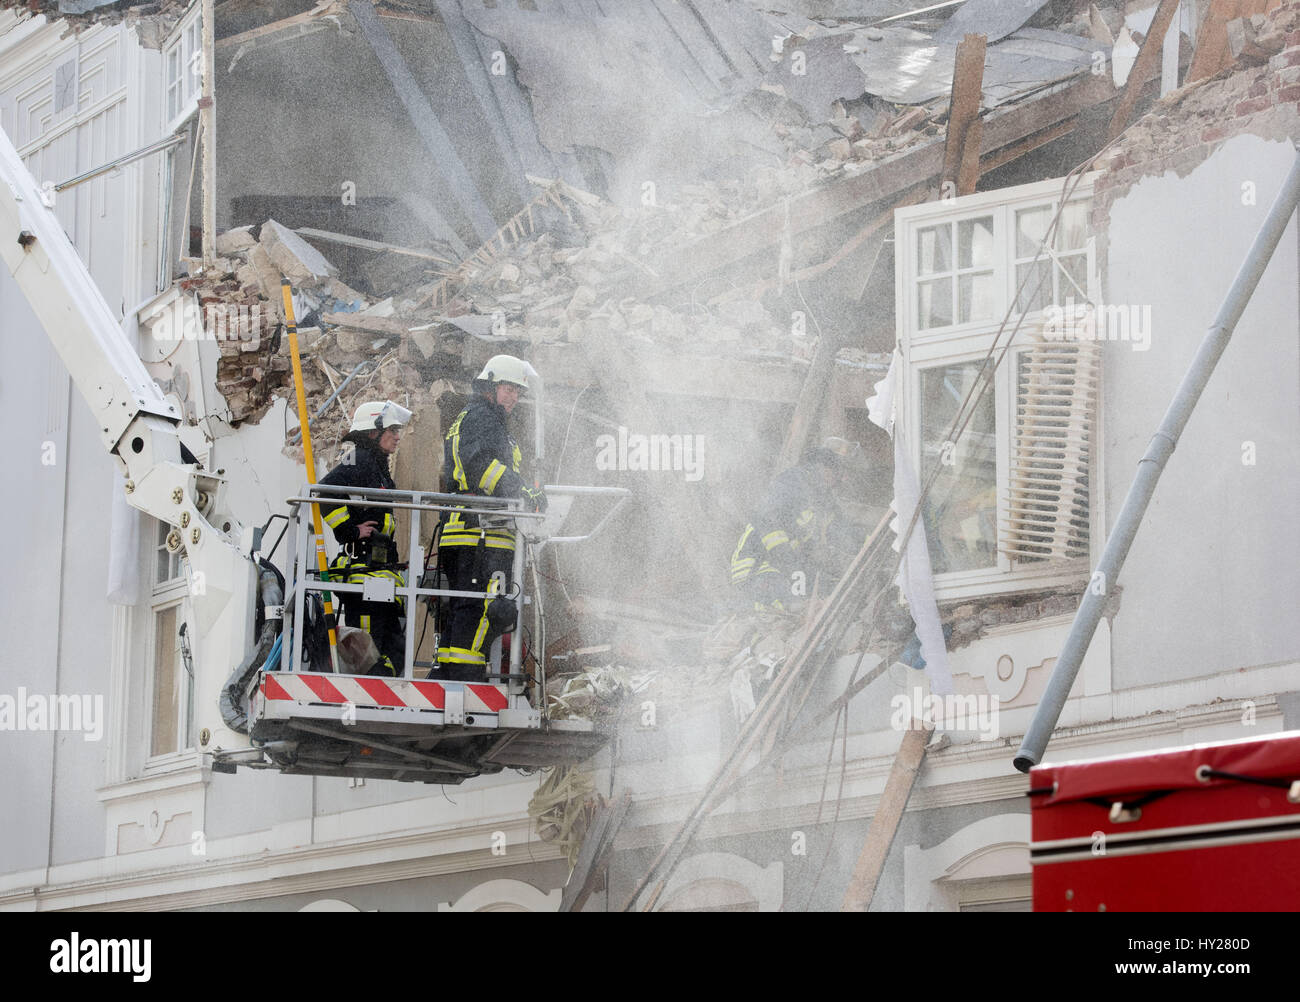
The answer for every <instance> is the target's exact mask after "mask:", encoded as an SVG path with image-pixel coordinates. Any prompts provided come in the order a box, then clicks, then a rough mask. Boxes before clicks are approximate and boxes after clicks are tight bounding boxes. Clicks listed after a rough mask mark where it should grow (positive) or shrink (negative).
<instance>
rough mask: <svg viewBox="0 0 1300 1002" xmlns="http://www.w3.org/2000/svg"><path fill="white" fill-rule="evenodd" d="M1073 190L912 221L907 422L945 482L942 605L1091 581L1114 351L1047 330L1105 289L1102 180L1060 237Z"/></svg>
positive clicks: (1077, 202)
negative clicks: (1100, 446)
mask: <svg viewBox="0 0 1300 1002" xmlns="http://www.w3.org/2000/svg"><path fill="white" fill-rule="evenodd" d="M1061 192H1062V182H1061V181H1048V182H1044V183H1042V184H1035V185H1027V186H1024V187H1020V188H1013V189H1008V190H1003V191H998V192H990V193H984V194H978V195H972V196H968V197H966V198H961V199H957V200H955V201H950V202H947V203H927V204H925V205H918V206H913V207H909V208H907V209H902V210H899V212H898V213H896V220H897V231H896V232H897V239H898V243H899V248H900V250H899V253H898V255H897V261H898V266H897V275H896V282H897V300H896V301H897V303H898V311H897V312H898V316H897V326H898V339H899V348H900V351H901V353H902V356H903V362H904V375H903V385H902V386H901V387H900V392H901V394H902V396H903V398H904V408H903V409H902V410H900V418H901V419H902V420H905V421H907V422H908V427H909V428H911V429H915V433H914V434H912V435H910V436H909V439H910V442H911V448H912V449H913V450H914V453H913V456H914V462H915V463H916V465H917V469H918V470H919V471H920V476H921V481H922V482H923V483H924V482H925V481H926V480H927V479H928V478H929V476H930V475H931V474H932V473H935V472H936V471H937V475H936V478H935V480H934V482H933V484H932V486H931V488H930V493H929V496H928V497H927V499H926V504H925V508H924V510H923V518H924V524H925V529H926V536H927V543H928V545H929V550H930V558H931V562H932V564H933V567H934V572H935V575H936V577H935V584H936V590H937V595H938V597H939V598H941V599H944V598H947V599H954V598H962V597H970V596H976V595H981V594H991V593H996V592H1005V591H1015V590H1025V589H1028V588H1031V587H1039V586H1042V587H1048V586H1052V585H1056V584H1064V583H1069V582H1072V581H1073V580H1075V579H1076V578H1078V577H1080V576H1084V577H1086V574H1087V570H1088V539H1089V536H1090V532H1089V529H1090V527H1091V524H1092V518H1093V512H1092V510H1091V507H1090V505H1089V501H1088V498H1089V494H1088V485H1089V482H1090V479H1092V480H1093V481H1094V482H1095V477H1093V478H1090V474H1091V473H1092V472H1093V471H1092V469H1091V467H1092V463H1093V461H1094V455H1093V449H1092V447H1091V446H1092V443H1093V442H1094V441H1095V440H1096V429H1095V414H1096V393H1097V388H1098V387H1097V383H1098V379H1099V369H1100V365H1099V352H1098V350H1097V345H1096V344H1095V343H1088V342H1085V341H1082V340H1061V339H1060V337H1059V336H1057V337H1055V338H1049V337H1045V336H1044V332H1043V327H1044V323H1045V314H1046V315H1047V316H1051V315H1052V314H1053V313H1054V312H1055V313H1060V312H1061V311H1051V310H1048V307H1053V306H1060V307H1062V308H1064V309H1066V310H1068V309H1069V307H1070V306H1071V305H1072V304H1079V305H1080V306H1082V304H1084V303H1088V302H1094V301H1095V300H1096V298H1097V296H1098V291H1099V290H1098V283H1097V279H1096V277H1095V265H1094V253H1093V243H1092V240H1091V238H1090V234H1089V229H1088V220H1089V213H1090V208H1091V186H1090V183H1089V181H1088V179H1085V180H1084V181H1083V182H1082V183H1080V184H1079V185H1078V187H1077V188H1075V190H1074V191H1073V192H1072V193H1071V195H1070V197H1069V199H1068V200H1067V201H1066V203H1065V206H1064V208H1062V209H1061V210H1060V219H1059V220H1058V222H1057V224H1056V226H1055V227H1054V228H1051V224H1052V220H1053V218H1054V217H1055V216H1056V215H1057V210H1058V207H1059V206H1060V205H1061ZM1049 230H1050V235H1049ZM1013 307H1014V308H1013ZM1009 309H1011V318H1010V320H1009V321H1008V322H1007V324H1006V330H1005V331H1004V332H1003V334H1002V337H1001V338H1000V339H999V340H998V341H997V344H998V346H999V347H998V350H997V351H995V352H994V354H993V355H992V356H991V357H990V355H989V350H990V348H992V347H993V346H994V343H995V338H996V336H997V334H998V331H999V328H1000V327H1001V326H1002V322H1003V319H1004V317H1006V316H1007V313H1008V310H1009ZM1017 321H1020V326H1019V329H1018V330H1017V331H1016V333H1015V335H1014V337H1011V332H1012V330H1013V329H1014V328H1015V327H1016V324H1017ZM1008 337H1011V341H1010V344H1011V347H1010V350H1009V351H1008V352H1007V354H1006V356H1005V358H1001V362H1000V364H999V358H1000V357H1001V354H1002V352H1001V348H1002V347H1003V346H1005V345H1006V344H1007V339H1008ZM968 399H970V400H972V401H973V403H966V402H967V401H968ZM964 404H965V410H964V411H963V409H962V408H963V405H964ZM959 413H962V414H969V420H967V422H966V424H965V428H964V430H963V431H962V432H961V433H960V434H959V435H956V436H954V437H955V441H950V440H949V436H950V435H951V434H952V428H953V425H954V419H955V418H956V417H957V415H958V414H959Z"/></svg>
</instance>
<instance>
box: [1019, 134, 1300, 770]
mask: <svg viewBox="0 0 1300 1002" xmlns="http://www.w3.org/2000/svg"><path fill="white" fill-rule="evenodd" d="M1297 201H1300V155H1297V156H1296V159H1295V161H1294V162H1293V163H1292V165H1291V173H1290V174H1288V175H1287V178H1286V181H1285V182H1284V183H1283V185H1282V190H1281V191H1280V192H1279V193H1278V196H1277V200H1276V201H1275V202H1274V203H1273V207H1272V208H1271V209H1270V210H1269V213H1268V218H1267V219H1266V220H1265V221H1264V225H1263V227H1262V228H1261V229H1260V231H1259V235H1258V236H1257V237H1255V243H1254V246H1252V247H1251V249H1250V253H1249V254H1247V255H1246V260H1245V261H1243V262H1242V264H1241V269H1240V270H1239V271H1238V272H1237V277H1236V279H1235V280H1234V281H1233V283H1232V288H1231V289H1229V290H1228V295H1227V298H1226V299H1225V300H1224V301H1223V305H1222V306H1221V307H1220V308H1219V314H1218V316H1216V317H1215V318H1214V323H1213V324H1211V325H1210V329H1209V330H1208V331H1207V332H1206V334H1205V338H1204V340H1202V341H1201V346H1200V348H1199V349H1197V352H1196V358H1195V359H1193V360H1192V364H1191V367H1190V368H1189V369H1188V370H1187V374H1186V375H1184V376H1183V381H1182V384H1181V385H1180V386H1179V387H1178V392H1177V393H1176V394H1175V395H1174V399H1173V401H1172V402H1171V403H1170V404H1169V409H1168V410H1167V411H1166V412H1165V416H1164V420H1162V421H1161V422H1160V427H1159V428H1158V429H1157V430H1156V433H1155V435H1153V436H1152V438H1151V443H1150V444H1149V445H1148V446H1147V451H1146V454H1145V455H1144V456H1143V457H1142V459H1141V460H1140V461H1139V462H1138V469H1137V475H1136V476H1135V477H1134V478H1133V483H1132V484H1131V485H1130V486H1129V489H1128V496H1127V497H1125V498H1124V506H1123V507H1122V508H1121V509H1120V512H1119V516H1118V517H1117V518H1116V519H1115V527H1114V528H1113V529H1112V530H1111V533H1110V537H1109V538H1108V539H1107V540H1106V547H1105V549H1104V550H1103V551H1102V554H1101V560H1099V561H1098V563H1097V569H1096V571H1094V572H1093V581H1100V584H1101V587H1100V589H1093V588H1092V587H1091V586H1090V587H1089V588H1088V590H1087V592H1086V593H1085V594H1084V596H1083V602H1082V603H1081V604H1080V605H1079V611H1078V612H1076V613H1075V616H1074V623H1073V624H1072V625H1071V626H1070V635H1069V636H1068V637H1066V639H1065V646H1064V647H1063V648H1062V649H1061V656H1060V657H1059V658H1058V659H1057V661H1056V667H1055V668H1053V669H1052V677H1051V679H1050V680H1049V681H1048V683H1047V691H1046V692H1044V693H1043V698H1042V701H1041V702H1040V703H1039V704H1038V708H1037V709H1036V710H1035V711H1034V718H1033V720H1031V721H1030V723H1029V730H1028V731H1026V732H1025V737H1024V740H1023V741H1022V742H1021V744H1020V751H1019V753H1018V754H1017V755H1016V757H1015V760H1014V764H1015V767H1016V768H1017V769H1019V770H1020V771H1021V772H1028V771H1029V770H1030V768H1032V767H1033V766H1035V765H1037V764H1038V763H1039V762H1041V761H1042V758H1043V752H1044V751H1045V750H1046V748H1047V742H1048V741H1049V740H1050V739H1051V736H1052V731H1053V730H1054V729H1055V728H1056V722H1057V720H1058V719H1060V716H1061V709H1062V708H1063V707H1064V706H1065V700H1066V698H1067V697H1068V696H1069V694H1070V687H1071V686H1072V685H1073V684H1074V679H1075V676H1076V675H1078V674H1079V666H1080V665H1081V664H1082V663H1083V656H1084V654H1086V653H1087V651H1088V644H1089V643H1090V642H1091V641H1092V635H1093V633H1094V632H1096V629H1097V623H1098V622H1100V620H1101V613H1102V607H1103V605H1104V604H1105V601H1106V592H1107V590H1108V589H1109V587H1110V585H1111V583H1112V582H1114V581H1115V580H1116V578H1118V577H1119V572H1120V569H1121V568H1122V567H1123V566H1124V560H1125V559H1126V558H1127V557H1128V551H1129V547H1130V546H1131V545H1132V544H1133V538H1134V537H1135V536H1136V535H1137V531H1138V527H1139V526H1140V525H1141V523H1142V516H1143V515H1144V514H1146V510H1147V505H1148V504H1150V502H1151V496H1152V495H1153V494H1154V493H1155V489H1156V483H1157V482H1158V481H1159V480H1160V474H1161V473H1162V472H1164V468H1165V463H1167V462H1168V461H1169V457H1170V456H1171V455H1172V454H1173V451H1174V447H1175V446H1176V445H1177V444H1178V437H1179V436H1180V435H1181V434H1182V432H1183V428H1184V427H1185V426H1186V425H1187V420H1188V418H1190V417H1191V416H1192V410H1193V409H1194V408H1195V407H1196V402H1197V401H1198V400H1199V399H1200V397H1201V391H1202V390H1204V389H1205V384H1206V383H1207V382H1209V379H1210V376H1211V375H1212V374H1213V372H1214V367H1215V366H1216V365H1217V364H1218V362H1219V357H1220V356H1221V355H1222V354H1223V351H1224V349H1225V348H1227V346H1228V341H1229V340H1230V339H1231V337H1232V332H1233V330H1234V328H1236V326H1237V321H1238V320H1240V319H1241V314H1242V311H1244V310H1245V309H1246V304H1247V303H1248V302H1250V297H1251V294H1252V293H1254V291H1255V286H1257V285H1258V284H1259V280H1260V278H1261V276H1263V274H1264V269H1265V268H1267V267H1268V262H1269V259H1270V258H1271V257H1272V256H1273V251H1274V249H1275V248H1276V247H1277V244H1278V241H1279V240H1281V239H1282V232H1283V230H1285V229H1286V226H1287V223H1288V222H1289V221H1290V219H1291V214H1292V213H1293V212H1294V211H1295V207H1296V202H1297Z"/></svg>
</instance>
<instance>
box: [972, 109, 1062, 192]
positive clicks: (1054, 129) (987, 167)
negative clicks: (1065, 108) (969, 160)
mask: <svg viewBox="0 0 1300 1002" xmlns="http://www.w3.org/2000/svg"><path fill="white" fill-rule="evenodd" d="M1079 118H1080V116H1078V115H1075V116H1074V117H1073V118H1067V119H1066V120H1065V121H1063V122H1057V123H1056V124H1055V125H1049V126H1048V127H1047V128H1045V129H1040V130H1039V131H1038V132H1035V133H1033V134H1032V135H1029V136H1026V137H1025V138H1024V139H1022V140H1020V142H1018V143H1012V144H1011V145H1010V146H1004V147H1002V149H1000V150H998V151H997V152H996V153H990V154H989V155H988V156H985V157H981V158H980V176H981V177H982V176H983V175H985V174H987V173H988V172H989V171H993V170H997V169H998V168H999V167H1002V166H1005V165H1006V164H1009V163H1011V161H1013V160H1019V159H1020V158H1021V157H1023V156H1024V155H1025V154H1026V153H1029V152H1031V151H1033V150H1036V149H1038V147H1040V146H1046V145H1047V144H1048V143H1050V142H1052V141H1053V140H1054V139H1060V138H1061V137H1062V136H1068V135H1069V134H1070V133H1071V132H1073V131H1074V130H1075V129H1076V128H1078V126H1079Z"/></svg>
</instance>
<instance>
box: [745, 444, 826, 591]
mask: <svg viewBox="0 0 1300 1002" xmlns="http://www.w3.org/2000/svg"><path fill="white" fill-rule="evenodd" d="M841 472H842V460H841V457H840V455H839V454H837V453H836V452H835V451H833V450H832V449H830V448H826V447H824V446H823V447H818V448H813V449H809V450H808V451H807V452H806V453H805V454H804V456H803V459H802V461H801V462H800V463H799V465H798V466H795V467H792V468H791V469H788V470H786V471H785V472H784V473H782V474H781V475H780V476H778V477H777V478H776V479H775V480H773V481H772V484H771V486H770V487H769V488H768V491H767V495H766V496H765V497H764V499H763V502H762V504H761V505H760V506H759V509H758V511H757V512H756V513H755V515H754V517H753V520H752V521H751V522H750V523H749V524H748V525H746V526H745V529H744V531H743V532H742V533H741V534H740V540H739V541H738V542H737V543H736V549H735V552H734V553H733V554H732V556H731V584H732V592H733V595H735V596H736V598H737V599H738V602H737V604H738V605H739V606H740V607H742V608H753V609H754V610H755V611H762V612H768V611H772V612H784V611H789V610H790V607H791V606H792V605H798V604H800V601H799V600H800V599H802V598H803V597H804V596H806V595H809V594H811V593H812V587H813V579H814V578H815V577H816V575H817V572H818V571H819V570H822V569H824V568H823V564H825V563H826V562H827V558H828V556H830V554H829V553H828V552H827V551H828V539H827V529H828V527H829V526H831V524H832V523H834V522H836V520H837V516H838V508H837V505H836V503H835V500H834V492H835V488H836V487H837V485H838V484H839V482H840V476H841Z"/></svg>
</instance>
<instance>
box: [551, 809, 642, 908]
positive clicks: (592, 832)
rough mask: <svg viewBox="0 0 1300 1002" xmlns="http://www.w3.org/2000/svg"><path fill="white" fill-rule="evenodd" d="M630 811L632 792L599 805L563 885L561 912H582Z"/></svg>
mask: <svg viewBox="0 0 1300 1002" xmlns="http://www.w3.org/2000/svg"><path fill="white" fill-rule="evenodd" d="M631 810H632V794H630V793H624V794H623V796H622V797H621V798H620V799H619V800H616V801H614V802H613V803H612V804H606V805H605V806H604V807H602V808H601V809H600V810H599V811H597V812H596V816H595V817H594V818H592V819H591V826H590V827H589V828H588V829H587V834H586V837H585V838H583V840H582V848H581V849H580V850H579V851H578V859H577V861H576V862H575V863H574V864H573V872H572V873H571V874H569V880H568V883H566V884H565V885H564V893H563V894H562V895H561V897H560V911H562V912H580V911H582V906H583V905H585V904H586V903H587V899H588V898H590V897H591V895H592V894H593V893H595V891H596V888H597V886H598V885H599V882H600V878H601V876H602V875H603V874H604V873H605V870H606V869H607V868H608V866H609V858H610V856H612V855H613V854H614V839H615V838H616V837H617V836H618V832H619V829H620V828H622V827H623V822H624V821H625V820H627V816H628V813H629V812H630V811H631Z"/></svg>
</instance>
